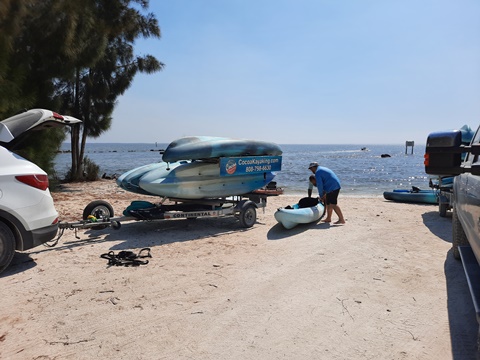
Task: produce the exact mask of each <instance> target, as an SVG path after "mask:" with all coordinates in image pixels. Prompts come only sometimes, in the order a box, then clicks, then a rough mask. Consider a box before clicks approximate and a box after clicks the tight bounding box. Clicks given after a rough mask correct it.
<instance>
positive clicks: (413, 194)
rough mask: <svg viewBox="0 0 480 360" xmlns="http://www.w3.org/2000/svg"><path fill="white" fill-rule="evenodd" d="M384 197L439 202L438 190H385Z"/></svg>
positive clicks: (426, 202) (422, 202)
mask: <svg viewBox="0 0 480 360" xmlns="http://www.w3.org/2000/svg"><path fill="white" fill-rule="evenodd" d="M383 197H384V198H385V199H386V200H392V201H398V202H408V203H421V204H438V190H419V189H416V188H413V189H411V190H408V189H395V190H393V191H385V192H384V193H383Z"/></svg>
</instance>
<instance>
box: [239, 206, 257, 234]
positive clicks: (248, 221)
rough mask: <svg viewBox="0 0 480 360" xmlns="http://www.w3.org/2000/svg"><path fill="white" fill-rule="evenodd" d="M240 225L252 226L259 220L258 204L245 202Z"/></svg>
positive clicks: (241, 211)
mask: <svg viewBox="0 0 480 360" xmlns="http://www.w3.org/2000/svg"><path fill="white" fill-rule="evenodd" d="M239 219H240V225H242V227H246V228H249V227H252V226H253V224H255V222H256V221H257V209H256V206H255V205H254V204H253V203H252V202H250V201H248V202H246V203H245V204H243V206H242V209H241V210H240V217H239Z"/></svg>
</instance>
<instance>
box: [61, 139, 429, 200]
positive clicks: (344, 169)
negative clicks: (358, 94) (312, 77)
mask: <svg viewBox="0 0 480 360" xmlns="http://www.w3.org/2000/svg"><path fill="white" fill-rule="evenodd" d="M167 145H168V144H125V143H109V144H106V143H105V144H100V143H98V144H89V143H87V146H86V154H85V155H86V156H88V157H89V158H90V159H91V160H92V161H94V162H95V163H96V164H97V165H98V166H99V167H100V175H102V174H104V173H106V174H107V175H113V174H117V175H120V174H122V173H123V172H125V171H128V170H131V169H133V168H135V167H138V166H142V165H146V164H150V163H154V162H159V161H161V159H162V158H161V154H160V150H161V149H165V148H166V147H167ZM280 147H281V148H282V151H283V155H282V157H283V158H282V171H280V172H278V174H277V176H276V177H275V179H274V180H275V181H276V182H277V186H279V187H282V188H284V189H285V194H288V195H302V196H303V195H306V193H307V188H308V177H309V175H310V174H311V172H310V171H309V170H308V164H309V163H310V162H312V161H317V162H318V163H319V164H320V165H322V166H326V167H328V168H330V169H332V170H333V171H334V172H335V173H336V174H337V175H338V177H339V178H340V181H341V184H342V190H341V196H342V195H346V196H359V197H365V196H382V195H383V192H384V191H391V190H393V189H410V188H411V187H412V186H416V187H419V188H421V189H428V180H429V178H430V177H429V176H428V175H427V174H425V169H424V165H423V155H424V151H425V146H424V145H423V144H422V145H415V147H414V148H413V154H412V153H411V151H412V148H411V147H409V148H408V149H407V150H408V151H407V154H406V153H405V150H406V149H405V145H398V144H397V145H363V146H359V145H291V144H289V145H280ZM363 147H365V148H366V150H362V148H363ZM69 149H70V144H67V143H65V144H63V145H62V148H61V150H64V151H65V150H69ZM382 154H388V155H390V157H383V158H382V157H381V155H382ZM70 164H71V154H69V153H59V154H58V155H57V157H56V159H55V171H56V173H57V176H59V177H60V178H62V177H63V176H64V175H65V174H66V172H67V171H68V169H69V167H70Z"/></svg>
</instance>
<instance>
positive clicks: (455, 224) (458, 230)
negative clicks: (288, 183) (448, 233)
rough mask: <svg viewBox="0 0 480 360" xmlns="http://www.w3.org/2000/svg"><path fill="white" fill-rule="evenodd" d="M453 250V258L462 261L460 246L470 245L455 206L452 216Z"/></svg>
mask: <svg viewBox="0 0 480 360" xmlns="http://www.w3.org/2000/svg"><path fill="white" fill-rule="evenodd" d="M452 237H453V239H452V250H453V257H454V258H455V259H457V260H459V259H460V252H459V251H458V247H459V246H464V245H469V243H468V239H467V236H466V235H465V231H463V227H462V224H461V223H460V220H459V219H458V215H457V210H456V209H455V206H454V207H453V214H452Z"/></svg>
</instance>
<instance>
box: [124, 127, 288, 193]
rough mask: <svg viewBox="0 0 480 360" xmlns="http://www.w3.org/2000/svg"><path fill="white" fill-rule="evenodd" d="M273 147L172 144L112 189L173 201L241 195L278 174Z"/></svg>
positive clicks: (212, 140) (211, 141) (197, 141)
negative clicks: (174, 199)
mask: <svg viewBox="0 0 480 360" xmlns="http://www.w3.org/2000/svg"><path fill="white" fill-rule="evenodd" d="M281 153H282V152H281V150H280V148H279V147H278V145H276V144H274V143H268V142H262V141H256V140H238V139H229V138H217V137H207V136H203V137H188V138H182V139H179V140H176V141H174V142H172V143H171V144H170V145H169V146H168V147H167V149H166V150H165V152H164V153H163V161H162V162H159V163H154V164H149V165H145V166H141V167H138V168H135V169H133V170H130V171H128V172H126V173H124V174H122V175H121V176H120V177H118V179H117V184H118V185H119V186H120V187H121V188H123V189H125V190H127V191H130V192H134V193H139V194H144V195H155V196H162V197H169V198H177V199H189V200H190V199H192V200H193V199H204V198H218V197H227V196H235V195H243V194H247V193H250V192H252V191H255V190H257V189H261V188H263V187H265V186H266V185H267V184H268V183H270V182H271V181H272V180H273V178H274V177H275V175H276V171H278V170H280V169H281V156H279V155H281Z"/></svg>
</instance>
